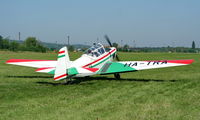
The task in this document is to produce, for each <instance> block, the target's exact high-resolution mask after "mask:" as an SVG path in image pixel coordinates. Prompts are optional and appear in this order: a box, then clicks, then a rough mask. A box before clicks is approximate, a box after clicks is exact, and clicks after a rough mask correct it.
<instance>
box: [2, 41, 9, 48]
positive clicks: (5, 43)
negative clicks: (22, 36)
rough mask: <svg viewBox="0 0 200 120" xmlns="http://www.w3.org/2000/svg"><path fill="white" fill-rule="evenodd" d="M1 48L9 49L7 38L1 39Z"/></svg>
mask: <svg viewBox="0 0 200 120" xmlns="http://www.w3.org/2000/svg"><path fill="white" fill-rule="evenodd" d="M3 49H9V39H7V38H6V39H3Z"/></svg>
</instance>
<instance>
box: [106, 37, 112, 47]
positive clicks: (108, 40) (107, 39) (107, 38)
mask: <svg viewBox="0 0 200 120" xmlns="http://www.w3.org/2000/svg"><path fill="white" fill-rule="evenodd" d="M104 37H105V39H106V41H107V42H108V44H109V45H110V47H113V46H112V43H111V42H110V39H109V37H108V36H107V35H105V36H104Z"/></svg>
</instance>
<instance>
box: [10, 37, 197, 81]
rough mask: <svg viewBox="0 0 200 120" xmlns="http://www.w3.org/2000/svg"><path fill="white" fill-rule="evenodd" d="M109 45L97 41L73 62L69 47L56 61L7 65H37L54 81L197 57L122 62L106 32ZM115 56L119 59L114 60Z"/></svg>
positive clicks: (178, 63) (20, 61)
mask: <svg viewBox="0 0 200 120" xmlns="http://www.w3.org/2000/svg"><path fill="white" fill-rule="evenodd" d="M105 39H106V40H107V42H108V44H109V45H110V46H109V47H104V46H103V45H102V44H100V43H97V44H94V45H93V46H92V47H90V48H89V49H87V50H86V51H85V52H84V54H83V55H82V56H81V57H80V58H78V59H76V60H74V61H71V60H70V58H69V54H68V50H67V47H63V48H61V49H60V50H59V52H58V58H57V61H56V60H30V59H10V60H8V61H6V63H7V64H13V65H20V66H27V67H33V68H37V69H36V72H41V73H48V74H53V75H54V81H60V80H64V79H65V80H66V82H67V81H71V80H72V78H74V77H86V76H92V75H107V74H114V77H115V78H116V79H120V78H121V77H120V73H125V72H135V71H139V70H146V69H155V68H164V67H173V66H183V65H189V64H191V63H193V61H194V60H192V59H191V60H152V61H119V57H118V55H117V49H116V48H115V47H113V46H112V43H111V42H110V39H109V38H108V36H107V35H105ZM115 59H116V60H115Z"/></svg>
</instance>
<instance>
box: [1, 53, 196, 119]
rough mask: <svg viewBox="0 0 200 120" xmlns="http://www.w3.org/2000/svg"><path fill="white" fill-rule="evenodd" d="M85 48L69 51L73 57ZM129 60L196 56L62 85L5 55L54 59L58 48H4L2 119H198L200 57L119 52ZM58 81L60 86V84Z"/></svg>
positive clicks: (81, 79)
mask: <svg viewBox="0 0 200 120" xmlns="http://www.w3.org/2000/svg"><path fill="white" fill-rule="evenodd" d="M80 55H81V54H80V53H74V52H73V53H72V52H70V58H71V59H72V60H74V59H76V58H78V57H79V56H80ZM119 55H120V58H121V59H122V60H124V61H131V60H136V61H140V60H161V59H162V60H163V59H164V60H166V59H195V61H196V62H194V63H193V64H192V65H188V66H181V67H173V68H161V69H154V70H144V71H138V72H130V73H124V74H121V77H122V80H115V79H113V75H107V76H106V75H105V76H93V77H89V78H77V79H76V82H75V84H72V85H57V82H54V81H53V76H49V75H47V74H41V73H35V72H34V70H35V69H33V68H28V67H21V66H14V65H6V64H4V63H5V61H6V60H8V59H11V58H18V59H50V60H55V59H56V58H57V54H56V53H45V54H43V53H34V52H19V53H17V54H16V53H15V52H9V51H0V58H1V62H0V66H1V69H0V101H1V102H0V113H1V115H0V119H1V120H13V119H14V120H27V119H28V120H48V119H56V120H97V119H98V120H162V119H164V120H199V118H200V114H199V113H200V107H199V106H200V102H199V99H200V84H199V82H200V81H199V79H200V74H199V68H200V61H199V59H200V56H199V54H182V53H171V54H169V53H130V52H129V53H128V52H120V53H119ZM56 85H57V86H56Z"/></svg>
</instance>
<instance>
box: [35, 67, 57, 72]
mask: <svg viewBox="0 0 200 120" xmlns="http://www.w3.org/2000/svg"><path fill="white" fill-rule="evenodd" d="M52 68H54V67H43V68H38V69H37V70H36V71H41V70H46V69H52Z"/></svg>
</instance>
